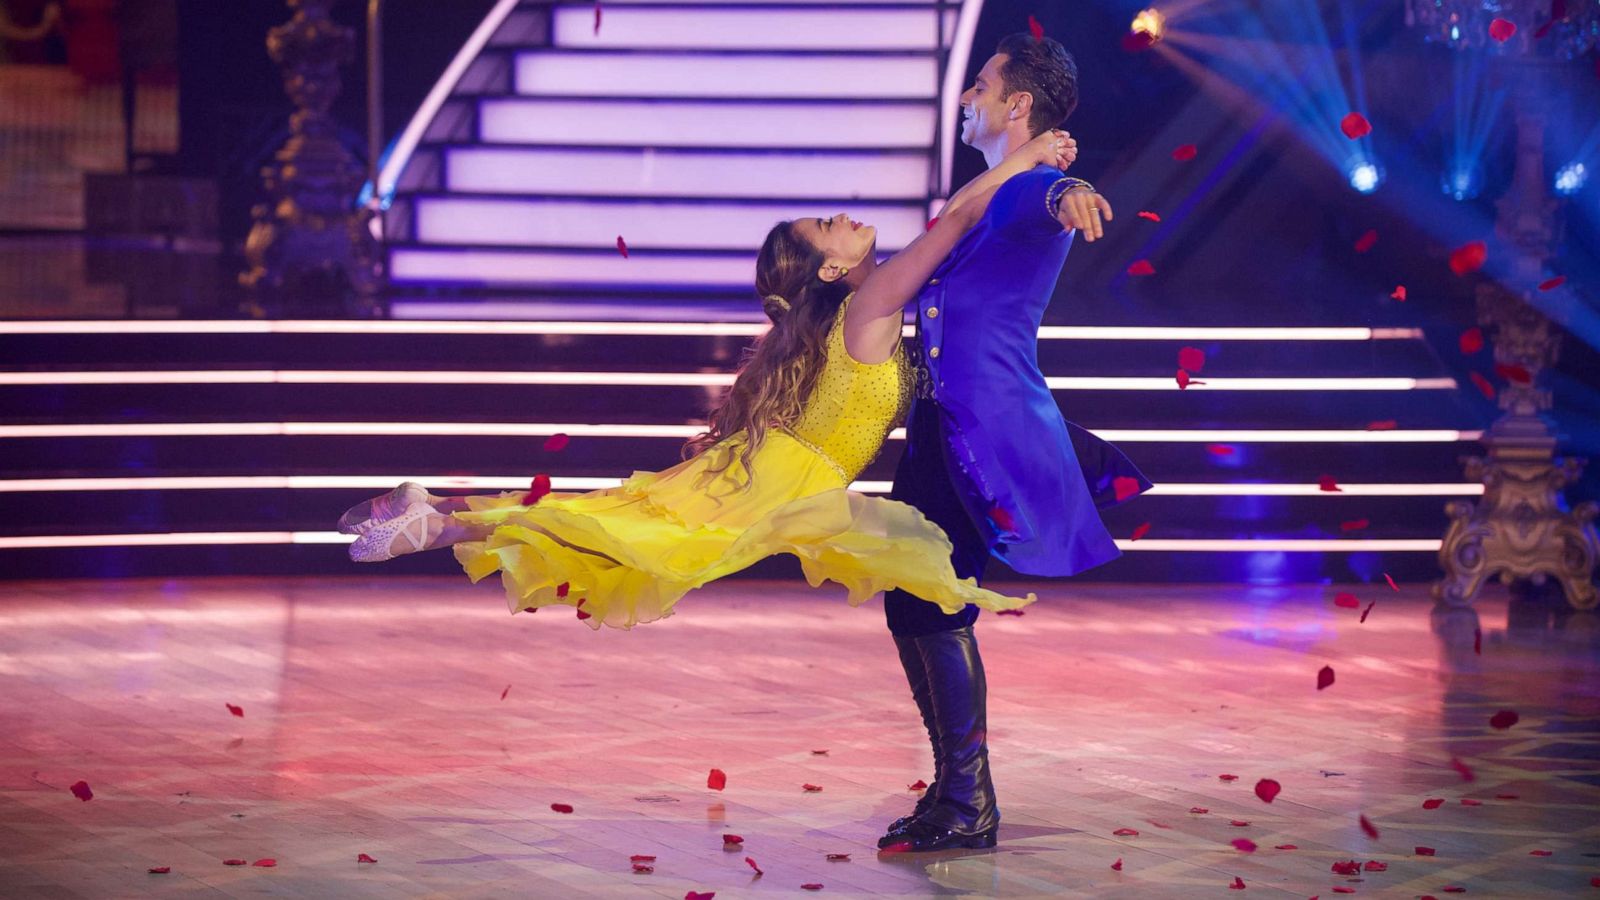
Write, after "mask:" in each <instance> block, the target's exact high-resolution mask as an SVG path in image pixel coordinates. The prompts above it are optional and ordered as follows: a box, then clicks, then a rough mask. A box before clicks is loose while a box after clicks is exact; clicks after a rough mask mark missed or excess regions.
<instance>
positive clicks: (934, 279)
mask: <svg viewBox="0 0 1600 900" xmlns="http://www.w3.org/2000/svg"><path fill="white" fill-rule="evenodd" d="M928 283H929V284H938V283H939V279H937V278H929V279H928Z"/></svg>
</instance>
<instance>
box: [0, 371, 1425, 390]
mask: <svg viewBox="0 0 1600 900" xmlns="http://www.w3.org/2000/svg"><path fill="white" fill-rule="evenodd" d="M733 378H734V376H733V374H732V373H723V372H478V371H467V372H432V371H409V372H393V371H382V370H370V369H362V370H346V369H328V370H312V369H294V370H280V369H199V370H184V371H137V372H135V371H127V372H124V371H112V370H106V371H91V372H0V386H25V385H31V386H41V385H69V384H114V385H128V384H472V385H496V384H498V385H573V386H639V387H723V386H726V385H730V384H732V383H733ZM1045 383H1046V384H1048V385H1049V387H1050V389H1051V390H1057V391H1176V390H1179V388H1178V384H1177V382H1176V381H1174V380H1173V379H1172V378H1168V377H1164V376H1163V377H1159V378H1144V377H1112V376H1051V377H1048V378H1046V379H1045ZM1455 387H1456V382H1455V380H1454V379H1452V378H1392V377H1390V378H1214V379H1206V380H1205V384H1204V385H1202V386H1198V387H1194V388H1192V389H1193V390H1197V391H1198V390H1203V389H1208V390H1212V391H1318V392H1322V393H1330V392H1338V391H1414V390H1450V389H1454V388H1455Z"/></svg>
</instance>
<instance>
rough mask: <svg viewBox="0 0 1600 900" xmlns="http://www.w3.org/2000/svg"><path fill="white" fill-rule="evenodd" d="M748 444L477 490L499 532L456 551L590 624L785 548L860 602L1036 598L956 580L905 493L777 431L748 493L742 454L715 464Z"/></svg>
mask: <svg viewBox="0 0 1600 900" xmlns="http://www.w3.org/2000/svg"><path fill="white" fill-rule="evenodd" d="M741 446H742V437H741V436H740V435H734V436H733V437H731V438H729V439H728V440H727V441H724V442H722V443H720V444H718V445H717V446H715V447H712V448H711V449H710V450H708V451H706V452H705V453H702V454H700V455H699V456H696V457H694V458H692V459H689V460H687V461H685V462H683V463H680V464H678V465H677V466H674V467H672V468H670V469H667V470H665V471H662V472H635V473H634V475H633V477H631V478H629V479H628V480H627V481H625V482H623V484H621V485H620V486H618V487H615V488H610V489H608V490H602V491H592V492H590V493H586V494H561V493H553V494H548V495H546V496H545V497H544V498H542V499H541V500H540V501H539V502H538V503H537V504H535V505H533V506H527V505H524V504H523V502H522V498H523V493H522V492H514V493H506V494H502V495H500V496H498V497H474V498H470V499H469V500H468V506H469V507H470V509H469V511H467V512H458V513H455V518H456V519H457V520H458V521H459V522H461V523H463V524H470V525H490V526H493V528H494V530H493V532H492V533H491V534H490V535H489V537H488V538H487V539H485V540H483V541H476V542H469V543H462V544H457V545H456V546H455V554H456V559H457V561H459V562H460V563H461V566H462V568H463V569H465V570H466V572H467V575H468V576H470V577H471V578H472V580H473V581H475V582H476V581H478V580H480V579H483V578H486V577H488V576H489V575H492V574H494V573H495V572H499V573H500V580H501V582H502V584H503V585H504V586H505V591H506V600H507V602H508V603H509V605H510V607H511V611H512V612H513V613H516V612H519V611H532V610H536V609H539V608H540V607H544V606H552V605H558V604H564V605H567V606H575V607H577V608H578V615H579V617H580V618H583V619H584V620H585V621H587V622H588V623H589V625H590V627H592V628H595V629H598V628H599V627H600V626H601V625H610V626H612V627H615V628H631V627H632V626H634V625H637V624H639V623H641V622H650V621H654V620H656V619H660V618H662V617H665V616H669V615H671V614H672V610H673V606H674V605H675V604H676V603H677V602H678V600H679V598H681V597H682V596H683V595H684V594H685V593H687V592H689V591H691V590H693V589H694V588H697V587H700V586H701V585H703V584H705V583H707V582H710V581H714V580H716V579H718V578H721V577H722V576H724V575H728V574H730V573H732V572H737V571H739V570H740V569H744V568H746V567H748V566H750V565H751V564H753V563H755V562H757V561H758V560H761V559H764V558H766V557H768V556H772V555H775V554H778V553H790V554H793V555H794V556H796V557H798V558H799V559H800V564H801V567H802V568H803V569H804V571H805V575H806V580H807V581H809V582H810V583H811V586H812V587H817V586H819V585H821V584H822V583H823V582H824V581H833V582H836V583H838V584H842V585H844V587H845V589H846V590H847V591H848V592H849V602H850V605H852V606H859V605H861V604H862V603H865V602H866V601H867V600H868V599H869V598H871V597H872V596H873V595H874V594H877V593H878V592H879V591H883V590H887V589H890V588H902V589H904V590H906V591H909V592H911V593H912V594H915V595H916V596H918V597H922V598H925V599H927V600H929V601H930V602H933V603H936V604H938V605H939V606H940V607H941V608H942V609H944V611H945V612H948V613H953V612H956V611H958V610H960V609H961V608H962V607H963V606H965V605H966V604H968V603H975V604H977V605H979V606H981V607H983V608H985V609H990V610H1003V609H1017V608H1019V607H1022V606H1026V605H1028V604H1029V603H1032V602H1033V601H1034V600H1035V599H1036V598H1035V597H1034V595H1033V594H1028V595H1027V596H1026V597H1020V598H1019V597H1008V596H1005V595H1002V594H997V593H995V592H994V591H989V590H985V589H983V588H980V587H978V585H977V582H976V581H974V580H973V579H971V578H966V579H958V578H956V575H955V570H954V569H952V568H951V566H950V552H951V546H950V539H949V538H948V537H946V536H945V533H944V532H943V531H942V530H941V529H940V528H939V527H938V526H937V525H934V524H933V523H932V522H930V521H928V519H927V518H926V517H924V516H923V515H922V513H920V512H918V511H917V510H916V509H914V508H912V507H910V506H908V505H906V504H904V503H900V502H897V501H893V500H886V499H881V498H877V497H869V496H866V495H864V494H858V493H855V492H853V491H850V490H847V488H846V482H845V480H844V478H843V477H842V475H841V474H840V472H839V471H838V470H837V469H836V468H834V466H833V465H832V464H831V463H830V462H828V460H826V459H825V458H824V457H822V456H821V455H820V454H819V453H817V452H816V451H813V450H811V449H810V448H809V447H807V446H805V445H804V444H802V443H801V442H799V441H797V440H795V439H794V438H793V437H791V436H789V435H788V434H786V433H784V432H782V431H776V430H774V431H772V432H769V433H768V434H767V437H766V440H765V441H763V443H762V446H761V448H760V450H758V451H757V452H756V455H755V456H754V458H753V459H752V460H751V465H750V471H751V472H753V473H755V475H754V477H753V478H752V479H750V482H751V483H750V488H749V490H743V487H744V483H745V479H744V478H743V477H742V476H743V469H742V468H741V467H740V466H739V465H738V464H737V463H735V464H734V465H733V466H732V467H730V468H729V469H726V470H724V471H721V472H712V471H710V470H711V469H713V468H715V467H716V465H717V464H719V463H720V462H721V461H722V459H724V458H725V457H726V455H728V454H732V453H736V452H738V450H739V449H740V448H741ZM734 472H738V473H739V474H740V477H738V478H736V477H735V476H734V475H733V474H731V473H734Z"/></svg>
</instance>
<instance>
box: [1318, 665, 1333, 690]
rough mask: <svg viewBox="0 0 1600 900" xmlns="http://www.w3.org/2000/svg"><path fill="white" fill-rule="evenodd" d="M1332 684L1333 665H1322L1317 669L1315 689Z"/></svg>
mask: <svg viewBox="0 0 1600 900" xmlns="http://www.w3.org/2000/svg"><path fill="white" fill-rule="evenodd" d="M1332 684H1333V666H1323V667H1322V668H1321V669H1319V670H1317V690H1319V691H1320V690H1323V689H1325V688H1327V687H1328V686H1330V685H1332Z"/></svg>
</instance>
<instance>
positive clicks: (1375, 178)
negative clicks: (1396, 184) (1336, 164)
mask: <svg viewBox="0 0 1600 900" xmlns="http://www.w3.org/2000/svg"><path fill="white" fill-rule="evenodd" d="M1349 174H1350V186H1351V187H1353V188H1355V189H1356V190H1358V191H1360V192H1361V193H1363V194H1370V193H1372V192H1373V191H1375V190H1377V189H1378V185H1380V184H1382V183H1383V170H1382V169H1381V168H1379V167H1378V164H1377V163H1374V162H1371V161H1370V160H1361V161H1359V162H1357V163H1355V164H1354V165H1352V166H1351V167H1350V171H1349Z"/></svg>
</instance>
